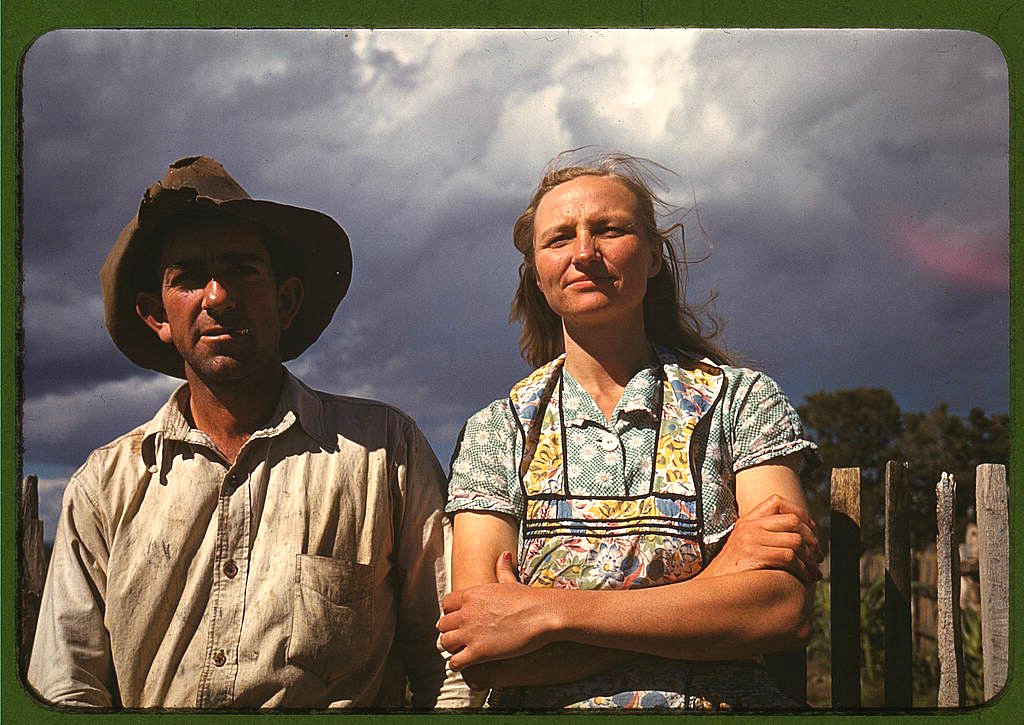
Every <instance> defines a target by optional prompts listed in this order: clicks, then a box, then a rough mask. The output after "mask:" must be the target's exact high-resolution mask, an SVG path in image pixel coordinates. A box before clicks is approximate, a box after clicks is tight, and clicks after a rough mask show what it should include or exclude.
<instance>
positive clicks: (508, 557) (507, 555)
mask: <svg viewBox="0 0 1024 725" xmlns="http://www.w3.org/2000/svg"><path fill="white" fill-rule="evenodd" d="M501 558H502V559H504V560H505V561H512V552H511V551H506V552H504V553H503V554H502V555H501Z"/></svg>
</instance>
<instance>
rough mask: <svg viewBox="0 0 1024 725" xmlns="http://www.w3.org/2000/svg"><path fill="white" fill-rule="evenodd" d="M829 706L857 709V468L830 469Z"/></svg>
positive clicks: (858, 625) (858, 576) (858, 667)
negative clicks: (830, 703)
mask: <svg viewBox="0 0 1024 725" xmlns="http://www.w3.org/2000/svg"><path fill="white" fill-rule="evenodd" d="M831 498H832V506H831V512H830V514H831V533H830V536H831V546H830V551H831V556H832V564H831V568H832V571H831V574H830V580H829V587H830V590H831V600H832V707H834V708H855V707H860V664H861V662H860V654H861V652H860V469H859V468H833V469H832V496H831Z"/></svg>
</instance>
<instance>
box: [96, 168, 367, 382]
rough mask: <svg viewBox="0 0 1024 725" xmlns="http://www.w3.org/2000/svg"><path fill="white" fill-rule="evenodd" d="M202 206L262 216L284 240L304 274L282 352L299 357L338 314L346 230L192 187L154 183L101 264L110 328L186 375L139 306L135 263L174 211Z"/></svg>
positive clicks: (322, 218) (139, 351)
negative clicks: (207, 194) (213, 196)
mask: <svg viewBox="0 0 1024 725" xmlns="http://www.w3.org/2000/svg"><path fill="white" fill-rule="evenodd" d="M195 212H203V213H212V214H218V215H223V216H225V217H228V218H234V219H241V220H245V221H249V222H252V223H255V224H258V225H259V226H261V227H264V228H266V229H267V230H269V231H270V232H271V233H273V234H274V235H275V236H276V237H277V238H278V239H279V240H280V241H281V242H282V243H283V244H284V246H285V249H284V251H285V252H286V253H287V254H289V255H290V256H289V264H290V265H291V266H292V267H293V268H294V270H295V272H296V275H297V276H298V277H299V278H300V279H301V280H302V285H303V299H302V304H301V306H300V307H299V311H298V313H297V314H296V316H295V318H294V319H293V320H292V323H291V325H290V326H289V327H288V328H287V329H285V330H282V332H281V359H282V360H291V359H293V358H296V357H298V356H299V355H300V354H302V352H303V351H304V350H306V348H308V347H309V346H310V345H312V344H313V343H314V342H315V341H316V340H317V338H319V337H320V334H321V333H322V332H323V331H324V329H325V328H326V327H327V325H328V324H330V322H331V319H332V318H333V316H334V311H335V309H337V307H338V303H340V302H341V300H342V298H343V297H344V296H345V293H346V292H347V291H348V286H349V283H350V281H351V279H352V250H351V247H350V245H349V240H348V235H347V234H345V230H344V229H342V228H341V226H340V225H339V224H338V223H337V222H336V221H334V220H333V219H332V218H331V217H329V216H328V215H326V214H323V213H322V212H319V211H315V210H313V209H303V208H301V207H296V206H289V205H287V204H279V203H277V202H273V201H265V200H260V199H232V200H228V201H219V200H216V199H211V198H209V197H204V196H199V195H198V194H197V193H196V191H195V189H191V188H188V187H185V188H166V187H163V186H160V185H159V184H154V185H153V186H152V187H150V189H149V190H148V191H147V193H146V196H145V197H144V198H143V200H142V203H141V204H140V206H139V211H138V213H137V214H136V215H135V218H133V219H132V220H131V221H130V222H129V223H128V225H127V226H126V227H125V228H124V229H123V230H122V231H121V234H120V235H119V236H118V238H117V242H115V244H114V247H113V249H111V251H110V254H109V255H108V256H107V260H106V262H104V264H103V268H102V269H101V270H100V286H101V288H102V290H103V302H104V313H105V322H106V326H107V330H108V332H109V333H110V336H111V338H112V339H113V340H114V344H116V345H117V347H118V349H119V350H121V352H123V353H124V354H125V355H126V356H127V357H128V359H129V360H131V361H132V362H134V363H135V364H136V365H139V366H141V367H144V368H148V369H150V370H157V371H159V372H162V373H166V374H167V375H171V376H174V377H178V378H184V377H185V368H184V362H183V361H182V359H181V356H180V355H179V354H178V351H177V349H175V347H174V346H173V345H171V344H168V343H164V342H161V341H160V339H159V338H158V337H157V336H156V334H155V333H154V332H153V330H151V329H150V328H149V327H148V326H147V325H146V323H145V322H143V321H142V319H141V318H140V317H139V315H138V313H137V312H136V308H135V305H136V297H137V295H138V293H139V291H140V290H139V288H138V275H137V274H136V272H135V267H136V264H137V262H138V261H139V256H140V254H141V253H142V252H143V251H144V250H146V249H147V248H149V246H150V245H152V244H153V243H154V242H155V241H156V239H155V234H154V233H155V232H156V231H157V229H158V228H159V227H160V226H161V225H163V224H164V223H165V222H167V221H168V220H170V219H172V218H173V217H175V216H179V215H183V214H188V213H195Z"/></svg>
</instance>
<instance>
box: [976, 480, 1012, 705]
mask: <svg viewBox="0 0 1024 725" xmlns="http://www.w3.org/2000/svg"><path fill="white" fill-rule="evenodd" d="M975 481H976V485H975V502H976V505H977V509H978V566H979V572H978V576H979V578H980V579H981V648H982V660H983V662H984V668H985V699H986V700H990V699H992V698H993V697H995V696H996V695H997V694H998V693H999V691H1000V690H1002V689H1003V685H1005V684H1006V669H1007V660H1008V654H1009V653H1008V649H1009V642H1010V627H1009V608H1010V607H1009V605H1010V534H1009V526H1010V524H1009V511H1008V507H1007V488H1006V468H1005V467H1004V466H1001V465H997V464H993V463H982V464H981V465H980V466H978V468H977V476H976V478H975Z"/></svg>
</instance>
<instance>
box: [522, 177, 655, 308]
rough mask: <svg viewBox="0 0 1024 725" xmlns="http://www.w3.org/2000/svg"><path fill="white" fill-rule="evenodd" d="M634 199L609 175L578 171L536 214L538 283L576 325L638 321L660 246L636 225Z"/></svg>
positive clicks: (544, 200) (553, 304) (548, 196)
mask: <svg viewBox="0 0 1024 725" xmlns="http://www.w3.org/2000/svg"><path fill="white" fill-rule="evenodd" d="M639 211H640V210H639V203H638V201H637V198H636V196H635V195H634V194H633V192H632V191H630V190H629V188H628V187H627V186H626V185H625V184H623V183H622V182H621V181H619V180H618V179H616V178H615V177H611V176H580V177H578V178H575V179H573V180H572V181H566V182H565V183H562V184H559V185H558V186H556V187H555V188H553V189H552V190H551V191H549V192H548V193H547V194H545V195H544V196H543V197H542V198H541V200H540V204H538V205H537V212H536V214H535V216H534V235H533V252H534V259H535V264H536V269H537V286H538V287H539V288H540V290H541V292H542V293H543V294H544V297H545V299H546V300H547V302H548V305H549V306H550V307H551V309H552V310H554V312H555V313H556V314H557V315H558V316H559V317H561V318H562V319H563V320H565V321H567V322H572V323H574V324H582V325H589V324H609V323H617V324H637V323H638V322H640V321H642V319H643V299H644V295H645V294H646V292H647V280H648V279H649V278H651V277H653V276H654V275H655V274H656V273H657V272H658V270H659V269H660V267H661V250H660V249H659V248H658V247H657V246H656V245H655V244H653V243H651V242H650V241H648V240H647V239H646V237H645V235H644V232H643V229H642V227H641V217H640V213H639Z"/></svg>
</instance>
